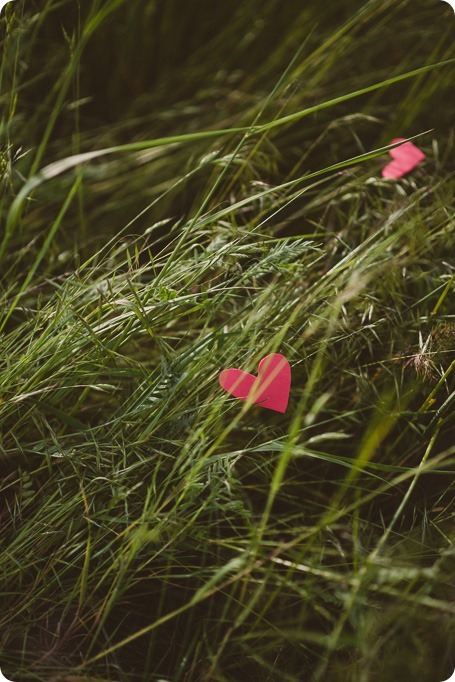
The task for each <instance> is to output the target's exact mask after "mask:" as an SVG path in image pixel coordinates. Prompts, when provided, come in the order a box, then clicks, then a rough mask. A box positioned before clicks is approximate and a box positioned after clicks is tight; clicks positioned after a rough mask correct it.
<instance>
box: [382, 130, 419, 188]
mask: <svg viewBox="0 0 455 682" xmlns="http://www.w3.org/2000/svg"><path fill="white" fill-rule="evenodd" d="M404 140H405V138H404V137H398V138H396V139H395V140H392V142H391V143H390V144H396V143H397V142H404ZM389 154H390V156H391V157H392V159H393V161H391V162H390V163H388V164H387V166H385V167H384V168H383V169H382V177H383V178H394V179H395V180H397V179H398V178H401V177H402V176H403V175H406V173H409V172H410V171H412V169H413V168H415V167H416V166H417V165H418V164H419V163H420V162H421V161H423V160H424V158H425V154H424V153H423V152H422V151H420V149H419V148H418V147H416V146H415V144H412V142H404V144H401V145H400V146H399V147H394V149H390V150H389Z"/></svg>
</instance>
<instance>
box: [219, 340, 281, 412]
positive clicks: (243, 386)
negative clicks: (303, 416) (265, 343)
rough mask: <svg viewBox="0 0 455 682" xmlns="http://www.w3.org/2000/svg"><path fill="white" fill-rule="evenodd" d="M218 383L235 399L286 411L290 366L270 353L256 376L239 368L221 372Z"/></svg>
mask: <svg viewBox="0 0 455 682" xmlns="http://www.w3.org/2000/svg"><path fill="white" fill-rule="evenodd" d="M219 382H220V385H221V386H222V388H224V390H225V391H227V392H228V393H230V394H231V395H233V396H234V398H240V400H247V399H248V398H250V399H251V400H252V402H253V403H254V404H255V405H260V406H261V407H267V408H268V409H269V410H275V411H276V412H286V408H287V406H288V400H289V391H290V390H291V366H290V364H289V362H288V361H287V360H286V358H285V357H284V355H280V353H271V354H270V355H266V356H265V358H262V360H261V362H260V363H259V365H258V375H257V377H255V376H254V374H249V373H248V372H244V371H243V370H241V369H224V370H223V371H222V372H221V374H220V376H219Z"/></svg>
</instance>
